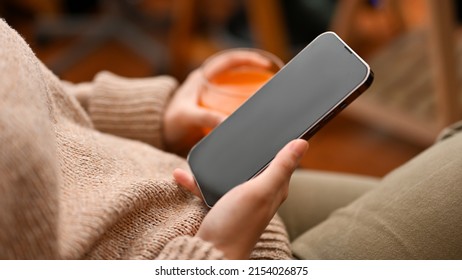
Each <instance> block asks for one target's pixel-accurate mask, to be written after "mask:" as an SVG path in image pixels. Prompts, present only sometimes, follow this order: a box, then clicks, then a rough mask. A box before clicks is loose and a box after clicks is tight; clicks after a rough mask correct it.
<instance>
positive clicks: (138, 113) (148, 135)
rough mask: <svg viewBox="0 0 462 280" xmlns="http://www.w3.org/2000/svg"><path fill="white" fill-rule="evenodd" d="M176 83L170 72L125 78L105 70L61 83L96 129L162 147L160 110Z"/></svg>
mask: <svg viewBox="0 0 462 280" xmlns="http://www.w3.org/2000/svg"><path fill="white" fill-rule="evenodd" d="M177 84H178V83H177V81H176V80H175V79H174V78H172V77H170V76H158V77H153V78H124V77H120V76H117V75H115V74H113V73H110V72H107V71H104V72H100V73H99V74H97V76H96V77H95V80H94V81H93V82H91V83H82V84H76V85H73V84H70V83H67V82H64V83H63V87H64V89H65V91H66V92H67V93H69V94H71V95H73V96H75V97H76V98H77V100H78V101H79V103H80V104H81V105H82V107H83V108H84V109H85V110H86V111H87V113H88V115H89V116H90V118H91V120H92V122H93V125H94V127H95V128H96V129H98V130H99V131H102V132H105V133H110V134H113V135H117V136H121V137H125V138H129V139H134V140H140V141H143V142H146V143H148V144H151V145H153V146H155V147H157V148H163V141H162V139H163V137H162V118H163V113H164V110H165V107H166V105H167V103H168V101H169V99H170V96H171V94H172V93H173V91H174V90H175V89H176V87H177Z"/></svg>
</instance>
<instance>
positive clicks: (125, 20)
mask: <svg viewBox="0 0 462 280" xmlns="http://www.w3.org/2000/svg"><path fill="white" fill-rule="evenodd" d="M50 3H54V4H53V5H54V7H55V8H54V9H52V10H53V11H55V12H54V13H51V14H50V13H40V16H41V17H39V20H38V27H37V35H36V36H37V38H38V39H39V40H40V39H41V38H45V41H46V40H47V39H48V38H50V39H54V38H60V37H61V38H62V37H76V38H77V39H76V40H75V42H74V43H73V44H72V45H71V46H70V47H69V48H68V49H67V50H66V51H65V52H63V53H62V54H61V55H59V56H57V57H55V58H54V59H53V60H52V61H49V62H48V64H49V67H50V68H51V69H52V70H53V71H54V72H55V73H56V74H58V75H61V74H62V73H64V72H65V71H67V70H69V69H70V68H71V67H73V66H74V65H75V64H77V63H78V62H79V61H80V60H82V59H83V58H84V57H86V56H88V55H89V54H90V53H91V52H94V51H95V50H96V49H99V48H101V47H102V45H103V44H105V43H107V42H109V41H111V40H115V41H118V42H120V43H122V44H123V45H125V46H126V47H127V48H129V49H130V50H132V51H133V52H134V53H136V54H137V55H139V56H140V57H143V59H145V60H146V61H147V62H148V63H149V64H150V65H151V68H152V73H165V72H166V71H167V70H168V69H167V67H168V64H169V61H168V59H169V56H168V52H167V49H166V47H165V44H164V43H163V42H161V41H159V40H157V39H156V38H153V36H151V32H149V31H150V30H148V29H149V28H146V22H143V20H144V18H143V14H142V12H141V11H140V10H139V9H138V7H137V6H136V5H133V4H132V3H130V1H127V0H101V1H99V5H100V6H101V7H100V8H101V12H100V14H98V15H92V14H89V15H88V14H85V15H65V14H56V10H59V9H58V8H56V7H58V6H59V5H60V2H59V1H57V0H54V1H50ZM50 5H51V4H50ZM50 5H48V6H50ZM48 6H46V7H45V8H47V7H48ZM43 9H44V8H41V11H44V10H43ZM48 10H50V8H49V7H48ZM140 23H141V24H140ZM148 27H149V26H148Z"/></svg>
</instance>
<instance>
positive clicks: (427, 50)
mask: <svg viewBox="0 0 462 280" xmlns="http://www.w3.org/2000/svg"><path fill="white" fill-rule="evenodd" d="M460 15H461V13H460V5H459V1H451V0H405V1H397V0H375V1H373V0H369V1H367V0H284V1H283V0H0V17H2V18H4V19H5V20H6V21H7V23H8V24H10V25H11V26H12V27H13V28H14V29H16V30H17V31H18V32H19V33H20V34H21V35H22V36H23V37H24V38H25V40H26V41H27V42H28V43H29V44H30V46H31V48H32V49H33V50H34V52H35V53H36V55H37V56H38V57H39V59H41V60H42V61H43V62H44V63H45V64H46V65H47V66H48V67H49V68H50V69H52V70H53V71H54V72H55V73H56V75H58V76H59V77H60V78H61V79H65V80H68V81H72V82H82V81H89V80H92V79H93V77H94V75H95V74H96V73H97V72H99V71H101V70H109V71H112V72H114V73H117V74H119V75H122V76H127V77H147V76H153V75H160V74H169V75H173V76H175V77H176V78H177V79H178V80H180V81H182V80H183V79H184V78H185V77H186V75H187V73H189V71H191V70H192V69H194V68H196V67H198V66H200V64H201V63H202V62H203V61H204V59H206V58H207V57H208V56H210V55H211V54H213V53H215V52H217V51H219V50H223V49H227V48H234V47H255V48H261V49H265V50H267V51H270V52H272V53H274V54H276V55H277V56H279V57H280V58H281V59H283V60H284V61H285V62H287V61H289V60H290V59H291V58H292V57H293V56H294V55H295V54H296V53H297V52H298V51H300V50H301V49H302V48H303V47H304V46H306V44H308V43H309V42H310V41H311V40H312V39H314V38H315V37H316V36H317V35H318V34H320V33H322V32H324V31H327V30H333V31H335V32H337V33H338V34H339V35H340V37H342V38H343V39H344V40H345V41H346V42H347V43H348V44H349V45H350V46H351V47H352V49H354V50H355V51H356V52H357V53H358V54H359V55H360V56H362V57H363V58H364V59H365V60H366V61H367V62H368V63H369V64H370V65H371V68H372V69H373V70H374V72H375V81H374V84H373V86H372V87H371V88H370V89H369V90H368V91H367V92H366V93H365V94H364V95H363V96H361V97H360V98H358V100H357V101H355V102H354V103H353V104H352V105H351V106H350V107H349V108H347V109H346V110H345V111H344V112H342V113H341V114H340V115H339V116H338V117H337V118H335V119H334V120H333V121H332V122H330V123H329V124H328V125H326V127H325V128H324V129H322V130H321V131H320V132H319V133H318V134H317V135H315V136H314V137H313V138H312V139H311V140H310V150H309V152H308V154H307V155H306V156H305V158H304V160H303V162H302V164H301V166H302V167H303V168H311V169H322V170H329V171H340V172H351V173H356V174H364V175H371V176H383V175H385V174H386V173H388V172H390V171H391V170H393V169H394V168H396V167H397V166H399V165H401V164H403V163H404V162H406V161H407V160H409V159H410V158H412V157H413V156H415V155H417V154H418V153H420V152H421V151H423V150H424V149H425V148H426V147H428V146H429V145H431V144H432V142H433V141H434V139H435V137H436V136H437V134H438V132H439V131H440V130H441V129H442V128H443V127H445V126H446V125H448V124H450V123H452V122H454V121H456V120H459V119H461V118H462V113H461V108H462V105H461V103H462V102H461V99H462V97H461V96H462V94H461V87H460V86H459V81H460V79H461V78H462V76H461V74H460V73H461V71H460V70H459V69H458V68H459V65H460V64H461V63H462V61H461V59H460V58H461V52H462V45H461V44H460V41H461V40H460V34H459V33H460V32H459V31H458V26H459V20H460V18H461V16H460ZM0 47H1V46H0Z"/></svg>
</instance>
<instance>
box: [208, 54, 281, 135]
mask: <svg viewBox="0 0 462 280" xmlns="http://www.w3.org/2000/svg"><path fill="white" fill-rule="evenodd" d="M282 66H283V63H282V61H281V60H280V59H279V58H278V57H276V56H275V55H273V54H271V53H268V52H266V51H263V50H258V49H230V50H226V51H222V52H219V53H218V54H216V55H213V56H212V57H210V58H209V59H207V60H206V61H205V62H204V63H203V65H202V66H201V70H200V71H201V72H202V75H203V78H204V86H203V87H202V90H201V94H200V96H199V105H200V106H202V107H204V108H207V109H211V110H215V111H219V112H221V113H224V114H225V115H230V114H231V113H233V112H234V111H235V110H236V109H237V108H238V107H239V106H240V105H241V104H242V103H244V102H245V101H246V100H247V99H248V98H249V97H250V96H251V95H252V94H254V93H255V92H256V91H257V90H258V89H259V88H260V87H262V86H263V85H264V84H265V83H266V82H267V81H268V80H269V79H270V78H271V77H272V76H273V75H274V74H275V73H276V72H277V71H279V69H280V68H281V67H282ZM205 131H206V132H210V129H207V128H205Z"/></svg>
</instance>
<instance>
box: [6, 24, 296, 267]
mask: <svg viewBox="0 0 462 280" xmlns="http://www.w3.org/2000/svg"><path fill="white" fill-rule="evenodd" d="M0 73H1V74H0V258H1V259H132V258H133V259H220V258H223V253H222V252H221V251H219V250H218V249H216V248H214V247H213V245H212V244H210V243H207V242H205V241H203V240H201V239H199V238H197V237H194V235H195V233H196V231H197V229H198V227H199V225H200V223H201V221H202V219H203V217H204V215H205V214H206V213H207V208H206V207H204V204H203V203H202V202H201V201H200V200H199V199H197V198H195V197H193V196H192V195H190V194H189V193H187V192H185V191H183V190H182V189H181V188H180V187H178V186H177V185H176V184H175V182H174V181H173V180H172V176H171V173H172V171H173V169H174V168H176V167H181V166H182V167H185V166H186V163H185V161H184V159H183V158H180V157H178V156H175V155H173V154H169V153H167V152H164V151H162V150H161V149H162V135H161V130H162V129H161V118H162V113H163V109H164V107H165V104H166V103H167V102H168V99H169V96H170V95H171V93H172V92H173V91H174V90H175V87H176V86H177V84H176V82H175V80H173V79H172V78H170V77H167V76H162V77H156V78H145V79H125V78H121V77H117V76H115V75H113V74H110V73H100V74H99V75H97V77H96V78H95V80H94V81H93V82H91V83H88V84H80V85H72V84H69V83H64V82H62V81H60V80H59V79H58V78H56V77H55V76H54V75H53V74H52V73H51V72H50V71H49V70H47V69H46V68H45V67H44V66H43V65H42V64H41V63H40V62H39V60H38V59H37V58H36V57H35V56H34V54H33V52H32V51H31V50H30V48H29V47H28V46H27V44H26V43H25V42H24V40H23V39H22V38H21V37H20V36H19V35H18V34H17V33H16V32H15V31H14V30H12V29H11V28H10V27H8V25H7V24H6V23H5V22H3V21H2V20H0ZM76 97H77V98H76ZM79 102H80V103H79ZM128 138H131V139H133V140H129V139H128ZM236 234H238V233H236ZM290 257H291V254H290V250H289V245H288V240H287V235H286V232H285V228H284V225H283V224H282V223H281V222H280V220H279V219H277V218H275V219H273V221H272V222H271V224H270V225H269V226H268V228H267V229H266V231H265V233H264V234H263V235H262V237H261V240H260V242H259V243H258V244H257V246H256V248H255V250H254V252H253V254H252V258H264V259H273V258H274V259H284V258H290Z"/></svg>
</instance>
